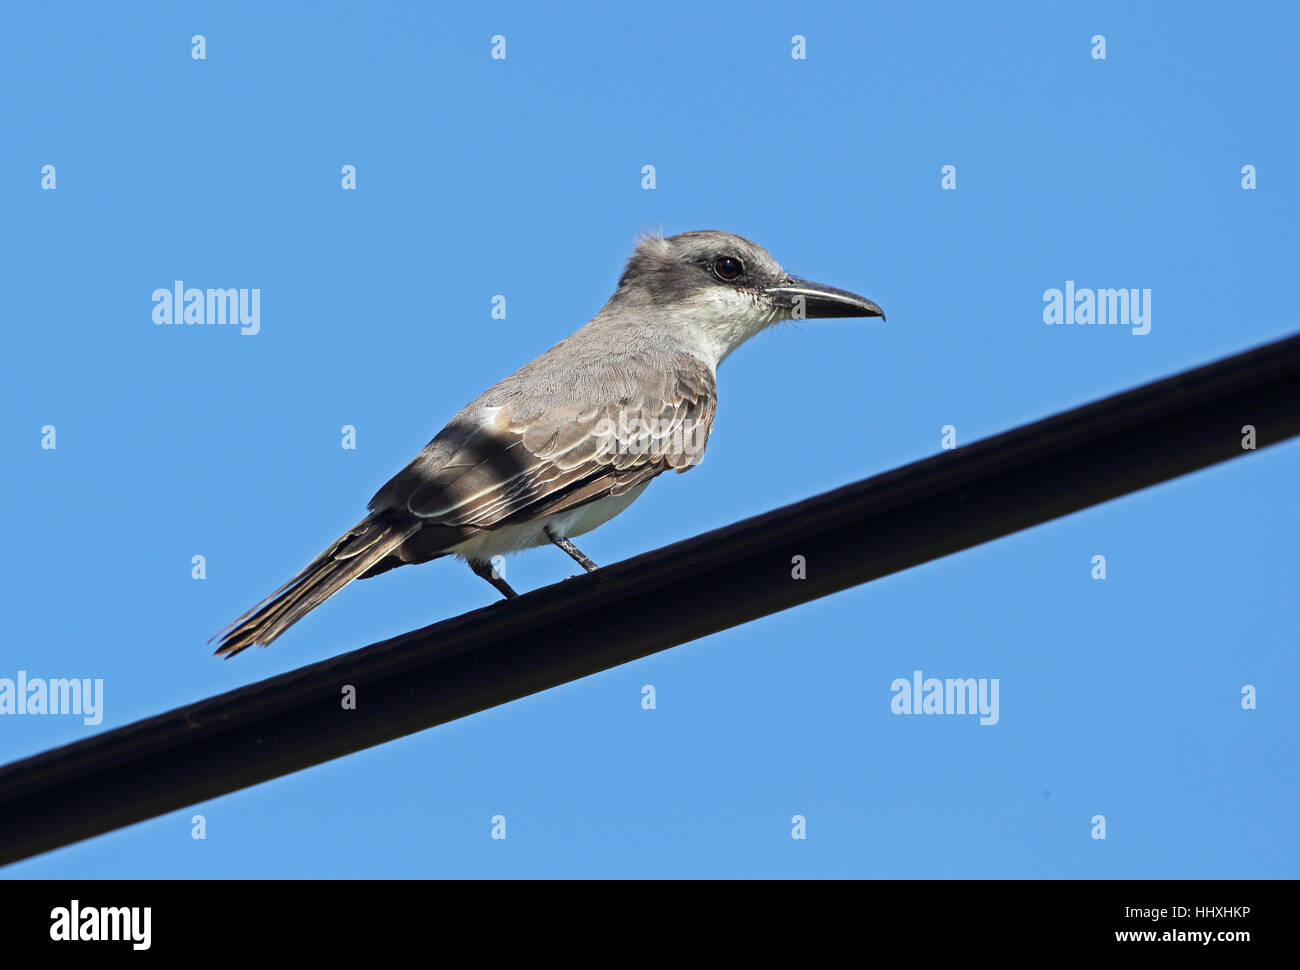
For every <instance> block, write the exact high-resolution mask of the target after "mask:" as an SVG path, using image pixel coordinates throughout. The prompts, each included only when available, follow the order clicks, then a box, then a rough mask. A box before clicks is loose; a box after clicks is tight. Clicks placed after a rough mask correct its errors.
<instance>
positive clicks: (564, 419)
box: [217, 231, 883, 656]
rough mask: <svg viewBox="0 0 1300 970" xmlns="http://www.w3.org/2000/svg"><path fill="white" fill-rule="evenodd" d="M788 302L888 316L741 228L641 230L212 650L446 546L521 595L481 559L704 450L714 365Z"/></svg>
mask: <svg viewBox="0 0 1300 970" xmlns="http://www.w3.org/2000/svg"><path fill="white" fill-rule="evenodd" d="M728 260H730V261H732V262H727V261H728ZM736 265H739V266H740V268H741V272H740V275H738V276H735V277H732V276H731V273H732V272H733V271H734V270H735V267H736ZM796 308H797V309H798V310H801V311H803V312H802V313H801V314H800V313H798V312H797V310H796ZM791 315H803V316H810V317H811V316H831V315H843V316H849V315H853V316H883V314H882V313H881V312H880V309H879V307H877V306H876V305H875V304H874V303H871V301H869V300H865V299H864V298H862V297H858V296H855V295H853V294H849V293H845V292H844V291H841V290H835V289H833V288H830V287H821V286H818V285H816V284H808V283H805V282H804V281H802V280H796V279H794V278H793V277H790V276H789V275H788V274H786V273H785V271H784V270H782V269H781V267H780V266H779V265H777V263H776V261H775V260H773V259H772V257H771V256H770V255H768V253H767V252H766V251H765V250H763V249H762V248H761V247H759V246H756V245H755V244H754V243H751V242H749V241H748V240H745V239H742V238H741V237H739V236H733V235H731V234H729V233H722V232H713V231H709V232H695V233H684V234H682V235H678V236H671V237H667V238H663V237H657V236H652V237H646V238H643V239H642V241H641V243H640V244H639V245H638V247H637V250H636V252H635V253H634V255H633V256H632V258H631V259H630V260H629V261H628V264H627V267H626V269H625V271H624V273H623V275H622V277H621V278H620V280H619V286H618V289H617V290H616V292H615V293H614V295H613V296H612V297H611V298H610V299H609V301H608V302H607V303H606V304H605V306H604V308H603V309H602V310H601V311H600V313H598V314H597V315H596V316H595V317H594V318H593V319H592V320H591V321H590V322H589V323H588V324H586V326H584V327H582V328H581V329H580V330H578V331H577V332H575V333H574V334H572V335H571V336H569V337H567V338H566V339H564V340H562V341H561V342H560V343H558V344H556V345H555V346H554V347H552V348H551V349H550V350H548V351H547V352H546V353H544V354H542V355H541V356H540V357H538V358H536V359H535V360H533V361H532V362H531V363H529V364H527V365H525V366H524V367H522V368H521V369H520V370H518V371H516V372H515V373H514V374H512V375H510V376H509V377H507V378H506V379H505V380H503V381H501V382H500V383H498V384H496V385H494V386H493V387H491V388H489V389H488V390H487V391H485V392H484V393H483V394H481V395H479V397H477V398H475V399H474V400H473V401H471V402H470V403H469V404H468V405H466V406H465V407H464V408H463V409H461V411H460V412H459V413H457V414H456V415H455V417H453V418H452V420H451V421H450V422H449V423H448V425H447V427H445V428H444V429H443V430H442V431H441V432H439V433H438V435H437V436H436V437H435V438H434V439H433V440H432V441H430V442H429V444H428V445H426V446H425V448H424V450H423V451H421V452H420V454H419V455H417V456H416V457H415V459H414V460H413V461H411V463H410V464H408V465H407V466H406V467H405V468H404V469H403V470H402V471H400V472H399V473H398V474H397V475H395V476H394V477H393V478H392V479H391V480H390V481H389V482H388V483H387V484H385V485H384V486H383V487H382V488H381V489H379V491H378V492H377V493H376V494H375V496H374V498H372V499H371V500H370V506H369V508H370V514H369V515H368V516H366V517H365V518H364V519H362V520H361V521H360V522H359V523H357V524H356V525H355V526H353V527H352V528H351V529H349V530H348V531H347V532H345V533H344V534H343V535H342V536H340V537H339V538H338V539H337V540H335V542H334V543H333V544H332V545H331V546H330V547H329V548H328V549H326V550H325V551H324V552H322V553H321V554H320V555H319V556H317V557H316V559H314V560H313V561H312V562H311V563H310V564H308V566H307V567H306V568H305V569H303V570H302V571H301V572H300V573H299V574H298V575H297V576H295V577H294V578H293V579H291V580H290V581H289V582H288V583H286V584H285V585H284V586H282V587H281V588H280V589H278V590H276V591H275V592H274V593H272V594H271V596H270V597H268V598H267V599H266V600H264V601H263V602H262V603H260V604H258V605H257V606H256V607H254V608H253V609H251V610H249V611H248V612H247V613H245V614H244V615H243V616H241V617H240V618H239V619H237V620H236V621H235V622H234V623H232V624H231V625H230V627H227V629H226V631H223V634H224V635H222V640H221V644H220V646H219V647H218V649H217V653H218V654H224V655H226V656H233V655H235V654H237V653H239V652H240V651H242V650H244V649H246V648H247V647H249V646H252V645H254V644H263V645H265V644H268V643H270V642H271V641H272V640H274V639H275V638H276V637H278V636H279V635H280V634H281V633H283V632H284V631H285V630H286V629H287V628H288V627H289V626H290V625H292V624H293V623H294V622H296V621H297V620H298V619H300V618H301V617H302V616H304V615H306V614H307V613H308V612H310V611H311V610H312V609H314V608H315V607H316V606H318V605H320V603H322V602H324V601H325V600H326V599H328V598H329V597H330V596H332V595H334V593H336V592H338V591H339V590H340V589H342V588H343V587H344V586H345V585H347V584H348V583H349V582H351V581H352V580H353V579H357V578H367V577H370V576H375V575H378V574H379V573H382V572H385V571H387V570H389V569H392V568H394V567H396V566H401V565H406V564H410V563H421V562H427V561H429V560H431V559H436V558H439V557H441V556H446V555H449V554H454V555H459V556H462V557H464V558H465V559H467V560H468V561H469V562H470V564H471V566H473V567H475V571H476V572H478V573H479V574H480V575H484V576H485V578H489V579H490V580H492V581H493V582H494V585H497V586H498V588H500V589H503V591H504V592H506V593H507V594H512V593H513V591H512V590H510V589H509V587H507V586H505V585H504V582H500V583H498V582H496V581H495V579H493V577H491V576H490V575H489V574H488V573H487V572H485V565H484V564H485V563H486V562H487V561H488V560H490V559H491V557H492V556H493V555H496V554H498V553H505V552H512V551H515V550H517V549H522V548H529V547H531V546H535V545H541V544H545V543H546V542H555V543H557V544H561V545H562V547H567V548H568V549H569V551H570V553H571V554H574V553H576V547H573V546H572V545H571V544H570V543H568V542H567V539H566V537H572V536H576V535H581V534H583V533H584V532H586V531H589V530H590V529H591V528H595V527H596V526H597V525H599V524H601V523H602V522H604V521H605V520H607V519H608V518H609V517H611V516H612V515H614V514H617V513H618V512H619V511H622V509H623V508H625V507H626V505H627V504H629V503H630V502H631V501H632V500H633V499H634V498H635V497H636V496H637V495H639V494H640V491H641V490H642V489H644V487H645V486H646V485H647V484H648V483H649V481H650V480H651V479H652V478H654V477H655V476H657V475H659V474H662V473H663V472H665V471H668V470H670V469H671V470H674V471H677V472H684V471H686V470H687V469H688V468H691V467H693V466H694V465H696V464H698V463H699V461H700V459H701V458H702V456H703V452H704V447H705V445H706V444H707V440H708V436H709V433H710V431H711V429H712V425H713V416H714V412H715V410H716V405H717V387H716V379H715V375H716V369H717V366H718V364H719V363H720V362H721V361H722V360H723V359H724V358H725V357H726V356H727V355H728V354H730V353H731V351H732V350H734V349H735V348H736V347H737V346H739V345H740V344H741V343H743V342H744V340H746V339H748V338H749V337H750V336H753V334H755V333H757V332H759V331H760V330H762V329H764V328H765V327H767V326H769V325H770V324H771V323H773V322H775V321H777V320H779V319H785V318H789V317H790V316H791ZM577 555H578V556H580V555H581V554H580V553H578V554H577ZM575 558H576V556H575ZM582 561H584V565H587V564H589V561H586V560H585V557H583V560H582Z"/></svg>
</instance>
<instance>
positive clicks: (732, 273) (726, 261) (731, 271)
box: [713, 256, 745, 282]
mask: <svg viewBox="0 0 1300 970" xmlns="http://www.w3.org/2000/svg"><path fill="white" fill-rule="evenodd" d="M744 273H745V264H744V263H742V262H741V261H740V260H738V259H737V258H736V257H735V256H719V257H718V258H717V259H715V260H714V261H713V275H714V276H716V277H717V278H718V279H720V280H727V281H728V282H730V281H731V280H738V279H740V277H741V276H743V275H744Z"/></svg>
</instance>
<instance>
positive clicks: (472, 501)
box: [372, 354, 717, 529]
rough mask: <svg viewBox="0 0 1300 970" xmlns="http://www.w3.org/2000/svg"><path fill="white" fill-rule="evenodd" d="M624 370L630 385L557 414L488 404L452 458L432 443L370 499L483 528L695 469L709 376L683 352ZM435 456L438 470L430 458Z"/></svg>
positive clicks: (706, 421) (522, 404) (710, 389)
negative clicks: (598, 401) (671, 471)
mask: <svg viewBox="0 0 1300 970" xmlns="http://www.w3.org/2000/svg"><path fill="white" fill-rule="evenodd" d="M638 363H639V364H641V365H643V366H640V367H638V366H637V364H638ZM625 369H626V370H630V371H631V373H630V374H625V377H629V378H630V379H627V380H624V381H623V382H622V383H621V384H620V390H618V391H616V393H615V394H614V395H612V396H614V397H615V399H614V400H611V401H608V402H607V403H603V404H601V405H594V404H587V403H584V402H583V401H582V399H581V396H579V397H578V400H570V401H568V402H565V403H563V404H560V405H559V406H556V405H555V404H554V403H553V402H552V403H550V404H548V405H547V406H546V407H540V406H538V403H537V402H529V401H514V402H510V403H506V404H502V405H498V406H495V407H493V406H491V405H490V404H489V405H487V406H486V407H485V409H484V410H482V411H481V412H480V418H479V419H478V421H479V423H477V425H476V426H475V427H473V428H472V429H468V430H467V429H465V428H464V427H462V428H461V429H460V431H459V432H458V434H459V439H460V440H459V442H458V444H457V446H456V447H455V448H454V450H453V451H451V453H450V454H446V452H447V448H446V445H445V443H444V445H443V447H442V449H441V451H442V454H439V453H438V451H439V449H438V448H437V446H438V444H439V439H438V438H435V439H434V441H433V442H431V443H430V445H429V448H426V450H425V453H424V454H422V455H421V457H420V458H417V459H416V460H415V461H413V462H412V463H411V464H410V465H409V466H407V468H406V469H405V470H404V471H403V472H401V473H400V474H399V475H398V476H397V477H396V478H394V479H393V481H391V482H390V483H389V484H388V485H386V486H385V487H384V489H381V491H380V493H379V495H377V496H376V501H381V500H382V501H384V502H385V504H387V503H391V504H397V503H398V502H402V503H403V504H404V505H405V508H406V510H407V511H409V512H410V513H411V514H413V515H416V516H419V517H420V518H421V519H424V520H425V521H426V522H428V523H430V524H438V525H447V526H462V527H463V526H468V527H473V528H479V529H490V528H492V527H494V526H496V525H498V524H500V523H502V522H504V521H505V520H506V519H510V520H511V521H512V522H521V521H527V520H528V519H532V518H535V517H537V516H540V515H547V514H551V513H554V512H558V511H562V510H563V509H566V508H572V507H575V506H577V505H581V504H584V503H586V502H590V501H594V500H595V499H598V498H601V497H604V496H606V495H619V494H622V493H624V492H627V491H628V490H630V489H632V488H634V487H635V486H637V485H639V484H641V483H642V482H645V481H648V480H649V479H650V478H653V477H654V476H656V475H658V474H660V473H661V472H665V471H668V470H669V469H674V470H676V471H678V472H683V471H686V469H688V468H690V467H692V466H694V465H696V464H698V463H699V461H700V460H701V458H702V457H703V454H704V447H705V445H706V444H707V442H708V436H709V431H710V430H711V428H712V426H713V415H714V411H715V409H716V401H717V387H716V384H715V381H714V376H713V371H712V369H711V368H710V367H709V366H708V365H707V364H705V363H704V362H703V361H700V360H698V359H696V358H694V357H692V356H690V355H688V354H676V355H673V356H672V358H671V359H670V360H667V361H663V360H660V361H656V362H655V365H654V366H651V365H650V362H649V361H647V360H645V359H642V358H635V357H634V358H632V359H631V361H629V362H627V365H626V368H625ZM586 396H587V397H588V398H590V397H591V395H590V394H588V395H586ZM607 396H609V395H607ZM489 400H490V398H489ZM452 430H453V429H452V428H451V427H449V429H448V432H451V431H452ZM448 432H444V433H443V435H440V436H439V438H443V437H444V435H447V434H448ZM453 433H455V432H453ZM445 440H446V439H444V442H445ZM430 449H434V450H433V451H432V452H431V451H430ZM435 455H436V456H437V459H438V460H437V461H436V464H435V463H431V462H430V461H429V460H428V458H429V457H433V456H435ZM444 455H445V457H444ZM422 459H425V460H422ZM381 497H382V499H381ZM372 507H374V504H373V503H372Z"/></svg>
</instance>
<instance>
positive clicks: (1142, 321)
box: [1043, 280, 1151, 336]
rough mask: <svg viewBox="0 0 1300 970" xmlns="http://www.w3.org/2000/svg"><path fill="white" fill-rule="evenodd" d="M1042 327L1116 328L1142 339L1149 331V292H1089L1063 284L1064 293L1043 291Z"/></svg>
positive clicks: (1070, 283) (1067, 281)
mask: <svg viewBox="0 0 1300 970" xmlns="http://www.w3.org/2000/svg"><path fill="white" fill-rule="evenodd" d="M1043 303H1044V306H1043V323H1046V324H1049V325H1050V324H1053V323H1061V324H1078V325H1080V326H1088V325H1090V324H1097V325H1098V326H1102V325H1107V324H1109V325H1112V326H1114V325H1119V326H1122V327H1132V328H1133V329H1132V330H1130V331H1129V332H1130V333H1132V334H1137V335H1139V336H1140V335H1142V334H1144V333H1149V332H1150V330H1151V290H1149V289H1146V290H1090V289H1088V288H1087V287H1078V288H1076V287H1075V285H1074V280H1066V281H1065V290H1064V292H1062V291H1061V290H1058V289H1055V288H1053V289H1050V290H1043Z"/></svg>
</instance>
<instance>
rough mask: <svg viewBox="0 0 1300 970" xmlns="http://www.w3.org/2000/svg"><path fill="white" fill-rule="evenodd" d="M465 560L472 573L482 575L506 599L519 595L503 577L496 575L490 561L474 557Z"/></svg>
mask: <svg viewBox="0 0 1300 970" xmlns="http://www.w3.org/2000/svg"><path fill="white" fill-rule="evenodd" d="M465 561H466V562H467V563H469V568H470V569H472V570H474V575H476V576H482V577H483V578H484V579H486V580H487V581H488V582H489V583H491V584H492V585H493V586H495V587H496V589H497V592H498V593H500V594H501V595H502V596H504V597H505V598H506V599H508V600H509V599H514V598H515V597H516V596H518V595H519V594H518V593H516V592H515V591H514V590H513V589H511V588H510V584H509V583H507V582H506V581H505V580H504V579H503V578H501V577H500V576H498V575H497V573H496V570H495V569H493V568H492V564H491V563H490V562H482V561H480V560H476V559H466V560H465Z"/></svg>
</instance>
